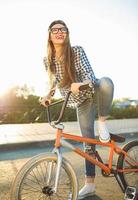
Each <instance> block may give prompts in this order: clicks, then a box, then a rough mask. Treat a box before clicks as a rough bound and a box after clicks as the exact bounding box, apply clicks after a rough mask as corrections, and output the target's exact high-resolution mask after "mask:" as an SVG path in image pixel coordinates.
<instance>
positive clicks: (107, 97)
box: [96, 77, 114, 142]
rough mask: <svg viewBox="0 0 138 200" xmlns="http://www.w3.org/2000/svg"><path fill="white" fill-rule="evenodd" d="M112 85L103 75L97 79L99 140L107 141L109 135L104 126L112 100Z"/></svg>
mask: <svg viewBox="0 0 138 200" xmlns="http://www.w3.org/2000/svg"><path fill="white" fill-rule="evenodd" d="M113 92H114V85H113V82H112V80H111V79H109V78H107V77H103V78H101V79H99V80H98V81H97V87H96V100H97V107H98V118H99V119H98V129H99V134H100V140H101V141H102V142H108V141H109V140H110V135H109V132H108V129H107V128H106V126H105V120H106V119H107V118H108V115H109V111H110V108H111V105H112V100H113Z"/></svg>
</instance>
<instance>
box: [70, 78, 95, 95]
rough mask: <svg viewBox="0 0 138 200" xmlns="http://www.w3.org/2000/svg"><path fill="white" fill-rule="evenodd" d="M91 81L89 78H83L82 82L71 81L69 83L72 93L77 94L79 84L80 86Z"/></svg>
mask: <svg viewBox="0 0 138 200" xmlns="http://www.w3.org/2000/svg"><path fill="white" fill-rule="evenodd" d="M90 83H91V80H85V81H84V82H82V83H72V84H71V88H70V89H71V92H72V93H73V94H79V91H80V90H79V88H80V86H82V85H85V84H90Z"/></svg>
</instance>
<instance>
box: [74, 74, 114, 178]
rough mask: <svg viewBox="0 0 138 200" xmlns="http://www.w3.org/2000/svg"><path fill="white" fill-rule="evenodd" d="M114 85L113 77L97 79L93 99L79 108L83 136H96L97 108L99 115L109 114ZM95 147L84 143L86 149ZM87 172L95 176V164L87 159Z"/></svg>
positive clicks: (90, 175) (78, 115)
mask: <svg viewBox="0 0 138 200" xmlns="http://www.w3.org/2000/svg"><path fill="white" fill-rule="evenodd" d="M113 92H114V85H113V82H112V80H111V79H109V78H108V77H103V78H101V79H97V82H96V87H95V94H94V97H93V99H87V100H86V101H85V102H83V103H82V104H81V105H80V106H79V107H78V108H77V118H78V122H79V126H80V130H81V134H82V136H83V137H88V138H94V137H95V136H94V121H95V115H96V108H98V116H103V117H104V116H108V115H109V111H110V108H111V104H112V100H113ZM91 146H92V148H94V149H95V145H92V144H86V143H84V149H85V151H87V152H88V151H89V154H90V155H92V154H93V153H92V151H90V148H91ZM85 174H86V176H87V177H95V165H93V164H91V163H90V162H89V161H87V160H85Z"/></svg>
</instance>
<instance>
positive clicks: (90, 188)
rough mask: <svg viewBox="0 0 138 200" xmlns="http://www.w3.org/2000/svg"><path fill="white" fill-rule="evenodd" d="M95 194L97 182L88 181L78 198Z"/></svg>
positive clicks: (78, 199)
mask: <svg viewBox="0 0 138 200" xmlns="http://www.w3.org/2000/svg"><path fill="white" fill-rule="evenodd" d="M94 195H95V184H93V183H86V184H85V185H84V187H83V188H82V189H81V190H80V191H79V194H78V198H77V200H80V199H84V198H85V197H90V196H94Z"/></svg>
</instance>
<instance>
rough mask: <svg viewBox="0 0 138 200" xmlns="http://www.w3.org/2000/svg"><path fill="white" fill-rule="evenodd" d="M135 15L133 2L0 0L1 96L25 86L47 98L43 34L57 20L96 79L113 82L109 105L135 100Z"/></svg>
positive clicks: (136, 3)
mask: <svg viewBox="0 0 138 200" xmlns="http://www.w3.org/2000/svg"><path fill="white" fill-rule="evenodd" d="M137 11H138V1H137V0H68V1H67V0H0V95H2V94H3V93H4V92H6V90H7V89H8V88H10V87H13V86H15V85H19V86H22V85H24V84H27V85H28V86H29V87H34V88H35V93H36V94H37V95H40V96H43V95H46V93H47V92H48V76H47V73H46V72H45V68H44V65H43V57H44V56H45V54H46V43H47V29H48V26H49V24H50V23H51V22H52V21H54V20H57V19H61V20H63V21H65V23H66V24H67V26H68V27H69V30H70V40H71V44H72V46H74V45H80V46H82V47H83V48H84V50H85V52H86V54H87V57H88V59H89V61H90V64H91V66H92V69H93V71H94V73H95V75H96V77H97V78H101V77H103V76H107V77H110V78H111V79H112V80H113V82H114V87H115V91H114V99H117V98H131V99H138V89H137V88H138V75H137V68H138V55H137V54H138V12H137ZM58 95H59V93H58V92H57V93H56V96H57V97H58ZM56 96H55V97H56Z"/></svg>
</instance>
